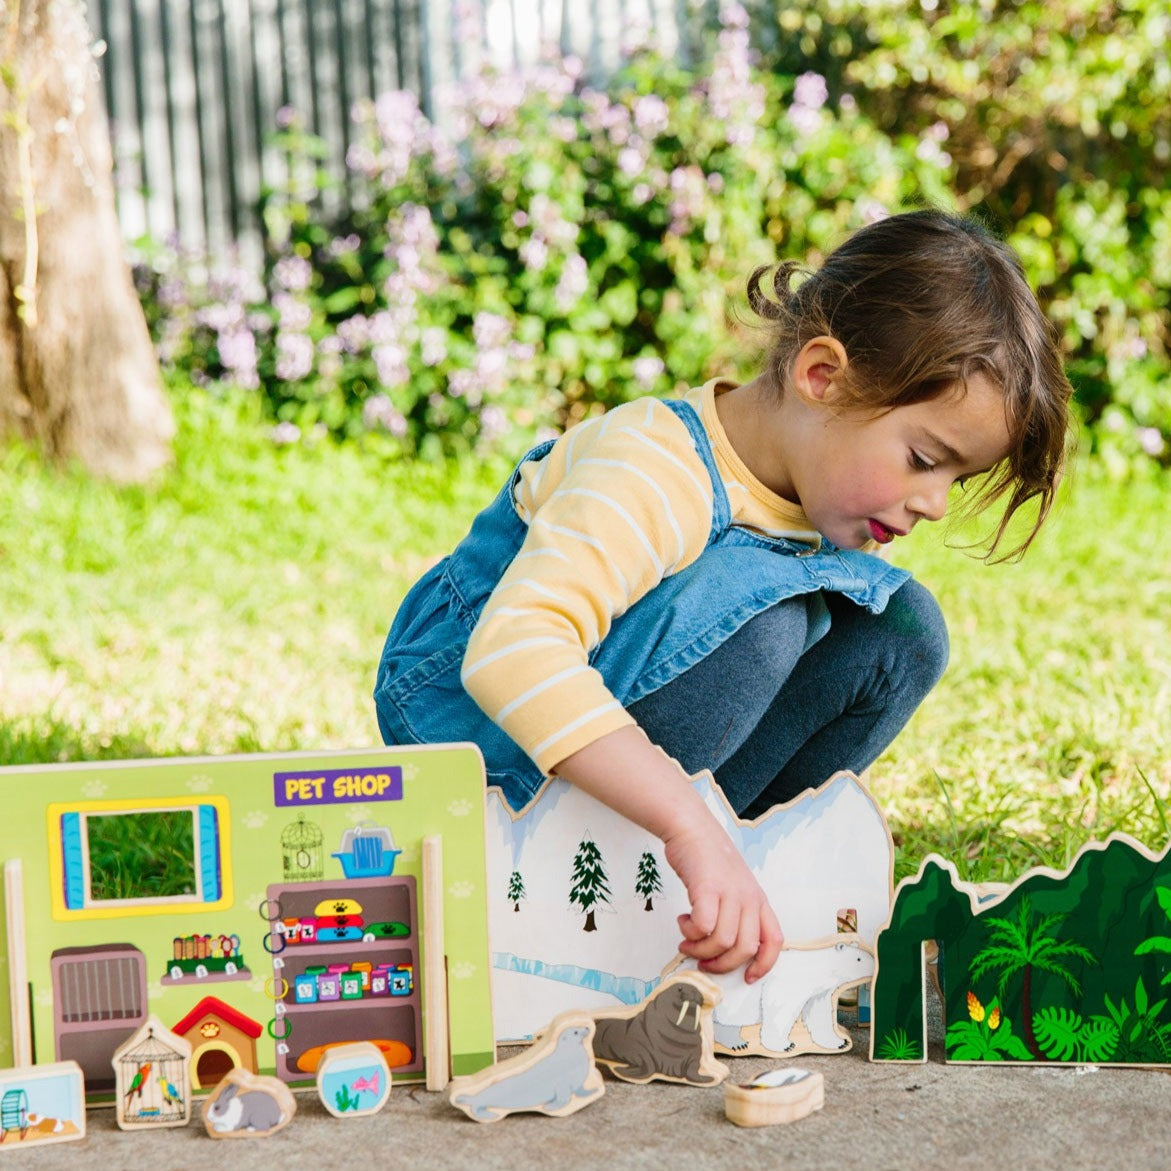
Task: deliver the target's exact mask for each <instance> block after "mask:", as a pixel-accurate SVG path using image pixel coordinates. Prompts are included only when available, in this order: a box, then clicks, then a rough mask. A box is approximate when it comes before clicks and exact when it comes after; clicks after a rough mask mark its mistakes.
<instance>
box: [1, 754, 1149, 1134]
mask: <svg viewBox="0 0 1171 1171" xmlns="http://www.w3.org/2000/svg"><path fill="white" fill-rule="evenodd" d="M693 783H694V784H695V785H696V786H697V787H698V788H699V790H700V792H701V795H702V796H703V797H704V799H705V801H706V802H707V803H708V805H709V807H710V808H711V809H712V811H713V812H714V813H715V814H716V816H717V817H718V818H719V819H720V820H721V822H722V823H723V824H724V826H725V828H726V829H727V832H728V833H729V835H730V836H731V837H732V839H733V841H734V842H735V844H736V845H737V847H738V849H739V850H740V852H741V853H742V855H743V856H744V858H745V859H746V860H747V861H748V863H749V865H750V866H751V867H752V869H753V871H754V872H755V873H756V875H757V877H758V879H759V880H760V882H761V884H762V886H763V887H764V889H765V890H766V892H767V893H768V894H769V897H770V900H771V901H772V903H773V906H774V908H775V909H776V911H777V913H778V916H779V918H780V919H781V922H782V923H783V924H784V927H785V932H786V946H785V948H784V949H783V950H782V953H781V955H780V957H779V959H778V960H777V963H776V965H775V966H774V968H773V970H772V972H770V973H769V974H768V976H766V977H765V978H763V979H761V980H759V981H757V982H756V983H754V984H753V985H751V986H750V985H746V984H745V983H744V981H743V976H742V971H738V972H733V973H728V974H725V975H722V976H708V975H706V974H703V973H700V972H698V971H696V970H695V965H694V964H693V963H690V962H686V961H683V962H681V961H680V959H679V957H678V956H677V955H676V953H675V946H674V945H675V942H676V941H677V926H676V922H675V920H676V916H677V915H678V914H679V913H680V912H681V911H683V910H685V909H686V906H687V903H686V894H685V892H684V891H683V889H682V887H681V885H680V884H679V882H678V880H677V879H676V878H675V876H674V874H673V873H672V872H671V870H670V868H669V867H668V866H667V865H666V862H665V859H664V858H663V856H662V851H661V845H660V844H659V843H658V842H657V841H656V840H655V839H653V838H651V837H650V835H648V834H646V833H645V832H644V831H641V830H639V829H638V828H637V827H636V826H634V825H632V824H631V823H629V822H627V821H625V820H624V819H622V818H620V817H618V815H617V814H614V813H613V812H612V811H610V810H609V809H607V808H606V807H605V806H603V805H601V804H600V803H598V802H596V801H594V800H593V799H592V798H590V797H588V796H587V795H585V794H584V793H582V792H580V791H579V790H575V789H573V788H572V787H571V786H569V785H567V784H565V783H564V782H561V781H558V780H553V781H550V782H549V783H548V784H547V785H546V786H545V788H544V789H542V791H541V793H540V794H538V796H537V798H536V799H535V800H534V802H533V803H531V804H530V805H529V806H528V807H526V808H525V809H524V810H521V811H519V812H513V811H511V810H508V809H507V807H506V806H504V805H503V802H502V801H501V800H500V798H499V794H498V793H496V792H495V791H493V790H488V794H487V800H486V801H485V791H484V787H483V785H484V777H483V766H482V762H481V760H480V756H479V753H478V751H477V750H476V749H475V748H474V747H472V746H468V745H443V746H435V747H430V748H416V749H378V750H371V751H367V752H340V753H338V752H335V753H319V754H286V755H271V756H249V757H233V758H224V759H207V758H200V759H189V760H181V759H179V760H162V761H150V762H146V761H144V762H131V763H107V764H92V765H90V764H86V765H80V764H79V765H60V766H42V767H30V768H8V769H0V785H3V786H4V793H5V796H6V802H7V806H8V812H9V816H8V817H6V818H5V819H4V821H3V823H2V824H0V855H2V857H3V858H4V884H5V903H4V905H5V931H4V939H5V941H6V949H5V955H4V957H3V958H4V959H6V961H7V970H8V975H9V980H8V985H7V988H6V989H0V997H3V995H4V994H6V995H7V999H8V1006H7V1007H8V1010H9V1011H8V1013H7V1017H6V1019H7V1020H8V1021H9V1022H10V1025H9V1027H8V1028H7V1029H3V1028H0V1046H2V1047H4V1053H5V1055H6V1056H8V1057H9V1058H10V1063H11V1065H12V1067H13V1068H10V1069H6V1070H0V1151H3V1150H5V1149H12V1148H14V1147H16V1146H23V1145H27V1144H30V1143H40V1142H62V1141H67V1140H70V1139H76V1138H81V1137H83V1136H84V1134H85V1108H86V1104H87V1102H88V1103H89V1104H90V1105H93V1104H95V1103H105V1104H112V1105H113V1107H114V1109H115V1111H116V1116H117V1123H118V1125H119V1127H121V1128H122V1129H124V1130H131V1131H132V1130H142V1129H150V1128H155V1127H169V1126H186V1125H188V1124H189V1122H190V1121H191V1119H192V1115H193V1113H194V1111H195V1110H196V1109H199V1111H200V1116H201V1118H202V1121H203V1124H204V1127H205V1129H206V1131H207V1134H208V1135H209V1137H211V1138H213V1139H234V1138H260V1137H265V1136H268V1135H271V1134H274V1133H276V1132H277V1131H279V1130H281V1129H282V1128H284V1127H286V1126H288V1125H289V1124H290V1123H291V1122H292V1121H293V1118H294V1115H295V1112H296V1100H295V1098H294V1096H293V1093H292V1091H293V1090H294V1089H310V1090H315V1091H316V1093H317V1094H318V1096H319V1097H320V1099H321V1101H322V1102H323V1104H324V1106H325V1108H326V1110H327V1111H328V1112H329V1113H330V1114H332V1115H333V1116H335V1117H337V1118H339V1119H346V1118H352V1117H361V1116H363V1115H368V1114H371V1113H375V1112H376V1111H378V1110H380V1109H382V1107H383V1106H384V1105H385V1104H386V1102H387V1100H388V1098H389V1096H390V1093H391V1086H392V1082H393V1081H394V1080H400V1081H406V1080H420V1081H425V1083H426V1086H427V1088H428V1089H429V1090H434V1091H442V1090H444V1089H447V1091H448V1099H449V1101H450V1102H451V1104H452V1105H453V1106H454V1107H455V1108H456V1109H457V1110H460V1111H462V1112H463V1113H464V1114H466V1115H467V1116H468V1117H469V1118H471V1119H474V1120H475V1121H478V1122H495V1121H498V1120H500V1119H502V1118H504V1117H507V1116H508V1115H510V1114H513V1113H518V1112H537V1113H543V1114H548V1115H551V1116H554V1117H562V1116H566V1115H569V1114H572V1113H575V1112H576V1111H578V1110H580V1109H582V1108H583V1107H585V1106H587V1105H590V1104H591V1103H593V1102H595V1101H597V1100H598V1099H599V1098H601V1097H602V1096H603V1094H604V1092H605V1084H604V1080H603V1073H605V1074H607V1075H609V1076H611V1077H614V1078H617V1079H620V1080H624V1081H629V1082H635V1083H640V1084H644V1083H647V1082H651V1081H668V1082H676V1083H680V1084H684V1085H688V1086H695V1087H711V1088H714V1087H718V1086H721V1085H722V1086H723V1089H722V1091H721V1092H722V1094H723V1096H724V1107H725V1113H726V1116H727V1118H728V1119H729V1121H731V1122H733V1123H735V1124H737V1125H740V1126H749V1127H754V1126H767V1125H773V1124H776V1123H785V1122H791V1121H793V1120H795V1119H797V1118H801V1117H804V1116H806V1115H808V1114H810V1113H811V1112H813V1111H816V1110H818V1109H820V1108H821V1106H822V1104H823V1102H824V1085H823V1080H822V1075H821V1074H820V1073H811V1072H809V1071H805V1070H800V1069H796V1068H794V1067H792V1066H782V1067H779V1068H776V1069H773V1070H770V1071H769V1072H767V1073H766V1074H764V1075H762V1076H761V1077H758V1078H756V1079H755V1080H754V1081H751V1082H746V1083H745V1082H737V1081H735V1080H734V1079H732V1078H730V1077H729V1069H728V1066H727V1065H726V1064H724V1063H723V1062H722V1061H720V1060H719V1059H718V1056H717V1055H720V1056H737V1055H743V1054H754V1055H761V1056H766V1057H770V1058H778V1059H780V1058H788V1057H791V1056H794V1055H796V1054H800V1053H817V1054H830V1053H839V1052H842V1051H844V1050H845V1049H847V1048H849V1045H850V1038H849V1034H848V1033H846V1031H845V1030H843V1029H842V1028H841V1027H840V1026H839V1024H838V1020H837V1015H838V1014H837V1008H838V1002H839V999H840V998H841V997H842V996H843V994H846V993H848V992H850V991H852V990H855V989H856V990H857V991H858V993H859V996H858V1005H859V1019H860V1020H861V1019H863V1009H864V1008H869V1010H870V1012H871V1013H872V1028H871V1049H870V1057H871V1059H872V1060H874V1061H922V1060H925V1057H926V1025H925V991H924V981H925V975H924V972H925V963H924V959H925V952H926V950H927V949H928V948H931V949H932V950H933V951H935V952H937V953H938V956H939V959H940V962H939V964H938V969H939V986H940V992H941V995H942V998H943V1002H944V1009H945V1016H946V1025H947V1028H946V1041H945V1051H946V1058H947V1060H949V1061H958V1062H970V1061H985V1062H1067V1063H1074V1062H1077V1063H1081V1062H1092V1063H1094V1064H1104V1063H1110V1064H1124V1065H1166V1064H1169V1063H1171V1010H1169V1009H1168V1005H1169V1004H1171V998H1169V997H1168V996H1167V995H1165V994H1164V991H1163V989H1164V986H1165V985H1166V984H1171V861H1169V854H1168V852H1166V851H1165V852H1164V853H1163V854H1161V855H1157V856H1156V855H1154V854H1152V853H1150V852H1148V851H1147V850H1145V849H1144V848H1143V847H1141V846H1139V845H1138V844H1137V843H1135V842H1133V841H1131V840H1130V839H1128V838H1125V837H1122V836H1119V835H1116V836H1113V837H1111V838H1110V839H1109V840H1108V841H1107V842H1105V843H1102V844H1092V845H1089V846H1087V847H1086V848H1085V849H1084V850H1083V851H1082V852H1081V853H1080V854H1079V855H1078V856H1077V858H1076V859H1075V860H1074V862H1073V864H1072V865H1071V866H1070V868H1069V869H1068V870H1067V871H1064V872H1061V873H1056V872H1053V871H1047V870H1037V871H1033V872H1030V873H1029V874H1027V875H1025V876H1024V877H1023V878H1021V879H1020V880H1019V881H1018V882H1017V883H1015V884H1013V885H1011V886H1006V887H1001V888H994V889H992V888H980V887H974V886H969V885H967V884H964V883H961V882H960V881H959V880H958V878H957V875H956V872H955V869H954V867H952V866H951V865H950V863H948V862H946V861H944V860H942V859H939V858H936V857H934V856H933V857H931V858H929V859H928V860H927V861H926V862H925V863H924V864H923V867H922V868H921V870H920V872H919V873H918V875H916V876H915V877H914V878H912V879H908V880H906V881H904V882H903V883H902V884H900V886H899V887H898V890H897V891H893V889H892V888H893V883H892V873H893V847H892V843H891V838H890V833H889V829H888V827H887V824H886V821H885V819H884V818H883V816H882V813H881V810H880V809H879V808H878V806H877V805H876V803H875V802H874V800H873V798H872V797H871V796H870V794H869V793H868V792H867V791H866V789H865V787H864V786H863V785H862V784H861V782H859V781H858V779H857V778H856V777H854V776H853V775H851V774H849V773H839V774H837V775H836V776H834V777H832V778H831V779H830V780H829V781H827V782H826V784H825V785H823V786H821V787H820V788H819V789H817V790H812V791H809V792H807V793H805V794H803V795H802V796H801V797H799V798H798V799H796V800H795V801H793V802H790V803H789V804H787V805H783V806H778V807H776V808H775V809H773V810H770V811H769V812H768V813H767V814H765V815H764V816H763V817H761V818H758V819H757V820H755V821H753V822H745V821H741V820H740V819H737V818H736V817H735V816H734V815H733V814H732V813H731V811H730V809H729V808H728V806H727V804H726V802H725V801H724V799H723V797H722V795H721V794H720V792H719V790H718V789H717V788H716V786H715V785H714V782H713V781H712V779H711V777H710V775H701V776H699V777H697V778H694V780H693ZM445 843H446V850H445V848H444V844H445ZM445 859H446V861H445ZM489 937H491V951H490V950H489ZM865 994H869V996H867V995H865ZM148 1006H149V1007H148ZM0 1019H4V1018H3V1017H0ZM34 1038H35V1040H34ZM497 1040H500V1041H506V1040H512V1041H526V1042H531V1044H530V1045H529V1047H528V1049H527V1050H526V1051H525V1052H523V1053H521V1054H519V1055H517V1056H515V1057H511V1058H509V1059H507V1060H505V1061H501V1062H498V1063H497V1062H495V1061H494V1059H495V1042H496V1041H497ZM452 1074H454V1075H455V1077H454V1080H451V1075H452ZM449 1082H450V1085H449ZM196 1098H202V1103H201V1104H200V1105H198V1106H197V1105H196V1104H195V1099H196Z"/></svg>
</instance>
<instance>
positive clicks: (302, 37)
mask: <svg viewBox="0 0 1171 1171" xmlns="http://www.w3.org/2000/svg"><path fill="white" fill-rule="evenodd" d="M713 2H714V0H93V2H92V3H91V6H90V9H89V18H90V22H91V27H92V31H93V34H94V36H95V38H96V39H97V40H98V41H99V44H100V45H101V49H102V51H101V57H100V64H101V68H102V76H103V82H104V86H105V97H106V105H107V111H108V114H109V120H110V127H111V135H112V138H113V144H114V156H115V160H116V172H117V183H118V208H119V216H120V219H121V223H122V227H123V231H124V234H125V235H126V237H127V238H128V239H131V240H134V239H137V238H138V237H141V236H150V237H152V238H153V239H156V240H161V239H164V238H168V237H176V238H178V239H179V240H180V241H182V243H183V245H184V246H185V247H188V248H191V249H194V250H197V251H200V252H203V251H206V252H209V253H211V254H213V255H220V256H222V255H224V254H225V253H226V252H227V251H228V250H229V249H230V248H231V247H232V246H233V245H238V246H239V248H240V249H241V250H242V252H243V253H244V255H245V257H247V256H248V255H249V254H252V255H253V256H255V255H256V253H257V252H258V248H259V221H258V218H257V201H258V199H259V196H260V193H261V190H262V187H263V186H264V185H266V184H278V183H280V182H282V181H283V179H284V165H285V162H284V157H283V154H282V152H281V151H280V150H278V149H276V148H275V147H274V146H273V144H272V135H273V134H274V133H275V131H276V129H277V125H278V113H279V111H281V110H282V108H291V109H293V110H295V111H296V113H297V116H298V119H299V121H300V122H301V124H303V125H304V126H305V127H306V128H307V129H308V130H310V131H312V132H313V133H315V134H318V135H320V136H321V137H322V138H323V139H324V140H325V142H326V143H327V146H328V156H327V159H326V166H327V169H328V171H329V172H330V173H331V174H332V175H333V176H334V177H335V178H338V179H343V180H344V176H345V157H346V151H347V149H348V147H349V143H350V135H351V129H352V122H351V117H350V111H351V109H352V107H353V105H354V103H355V102H356V101H359V100H360V99H363V98H370V97H375V96H377V95H378V94H381V93H383V92H385V91H387V90H390V89H406V90H409V91H411V92H412V93H414V94H415V95H416V96H417V97H418V98H419V100H420V103H421V105H422V107H423V109H424V111H425V112H426V113H427V114H428V115H429V116H430V117H431V118H433V119H435V120H437V121H440V122H442V121H443V116H444V102H445V100H446V98H445V95H447V94H448V93H449V92H450V86H451V84H452V83H453V82H456V81H458V80H459V79H460V78H463V77H466V76H468V75H469V74H471V73H473V72H475V71H477V70H478V69H479V68H481V67H482V66H483V65H484V64H491V65H494V66H497V67H501V68H505V69H507V68H511V67H517V66H523V65H525V64H529V63H533V62H536V61H537V60H538V59H540V57H541V56H542V54H547V53H548V52H549V51H550V50H553V51H560V52H561V53H565V54H568V53H573V54H575V55H577V56H579V57H580V58H581V59H582V60H583V62H584V63H585V65H586V69H587V73H588V74H589V75H590V76H592V77H593V78H595V79H597V78H599V77H601V76H604V75H605V74H606V73H607V72H608V71H610V70H612V69H613V68H614V67H615V65H616V64H617V63H618V61H619V59H620V56H621V49H622V45H623V43H624V39H625V38H626V36H627V35H628V34H632V33H634V32H635V31H636V30H641V31H644V32H646V33H647V34H648V36H649V39H650V40H651V42H652V43H653V44H655V45H656V47H657V48H660V49H661V50H663V51H664V52H666V53H668V54H680V55H683V56H687V55H688V53H689V48H690V46H689V44H688V43H687V39H686V36H685V35H684V34H683V33H681V30H688V29H694V27H695V20H696V17H697V16H698V15H700V14H701V13H702V12H703V11H705V10H706V9H708V8H709V7H711V6H713ZM345 197H346V196H345V189H344V186H342V187H340V188H339V190H338V192H337V193H336V194H335V195H333V196H332V197H327V198H332V199H333V200H334V201H335V202H337V203H339V204H340V203H342V202H343V201H344V200H345Z"/></svg>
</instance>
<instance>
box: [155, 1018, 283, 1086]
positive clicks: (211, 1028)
mask: <svg viewBox="0 0 1171 1171" xmlns="http://www.w3.org/2000/svg"><path fill="white" fill-rule="evenodd" d="M171 1031H172V1032H173V1033H175V1034H176V1036H179V1037H182V1038H183V1039H184V1040H185V1041H187V1042H189V1044H190V1045H191V1085H192V1088H193V1089H196V1090H201V1089H202V1090H206V1089H210V1088H211V1087H212V1086H215V1085H218V1084H219V1083H220V1082H221V1081H222V1080H223V1079H224V1078H225V1077H226V1076H227V1075H228V1074H229V1073H230V1072H231V1071H232V1070H233V1069H243V1070H246V1071H247V1072H248V1073H257V1072H258V1068H257V1063H256V1041H257V1038H258V1037H259V1036H260V1034H261V1033H262V1032H264V1026H263V1025H261V1024H260V1023H259V1022H258V1021H254V1020H253V1019H252V1018H251V1017H250V1016H246V1015H245V1014H244V1013H242V1012H239V1011H238V1010H236V1009H234V1008H233V1007H232V1006H231V1005H230V1004H225V1003H224V1002H223V1001H222V1000H220V999H219V998H218V997H216V996H205V997H204V998H203V999H202V1000H201V1001H200V1002H199V1003H198V1004H197V1005H196V1006H195V1007H194V1008H193V1009H192V1010H191V1011H190V1012H189V1013H188V1014H187V1015H186V1016H185V1017H184V1018H183V1019H182V1020H181V1021H177V1022H176V1023H175V1024H174V1025H173V1026H172V1029H171Z"/></svg>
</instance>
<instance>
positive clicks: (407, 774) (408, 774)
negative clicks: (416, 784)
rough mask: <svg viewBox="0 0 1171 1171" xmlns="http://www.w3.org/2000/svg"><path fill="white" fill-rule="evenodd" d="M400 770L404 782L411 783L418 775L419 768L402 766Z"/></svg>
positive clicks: (415, 765) (413, 765)
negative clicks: (401, 770)
mask: <svg viewBox="0 0 1171 1171" xmlns="http://www.w3.org/2000/svg"><path fill="white" fill-rule="evenodd" d="M402 768H403V780H404V781H413V780H414V779H415V778H416V777H417V776H418V775H419V766H418V765H417V764H404V765H403V766H402Z"/></svg>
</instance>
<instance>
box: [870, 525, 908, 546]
mask: <svg viewBox="0 0 1171 1171" xmlns="http://www.w3.org/2000/svg"><path fill="white" fill-rule="evenodd" d="M866 524H867V525H868V526H869V528H870V535H871V536H872V537H873V538H874V539H875V540H876V541H877V542H878V543H879V544H880V545H889V544H890V542H891V541H893V540H894V539H895V537H897V536H901V534H900V533H898V532H897V531H896V530H895V529H888V528H887V527H886V525H884V524H883V523H882V521H880V520H873V519H871V520H868V521H867V522H866Z"/></svg>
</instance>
